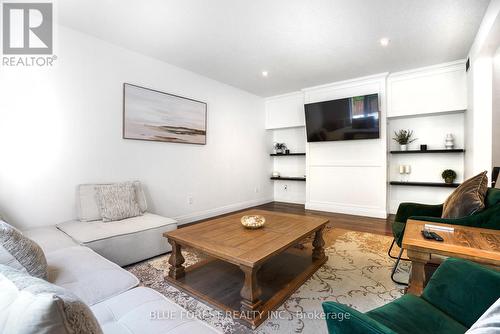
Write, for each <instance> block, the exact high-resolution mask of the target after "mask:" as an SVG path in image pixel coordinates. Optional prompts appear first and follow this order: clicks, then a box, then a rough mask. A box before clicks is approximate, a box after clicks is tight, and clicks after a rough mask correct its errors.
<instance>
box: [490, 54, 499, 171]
mask: <svg viewBox="0 0 500 334" xmlns="http://www.w3.org/2000/svg"><path fill="white" fill-rule="evenodd" d="M492 135H493V137H492V143H493V147H492V150H493V156H492V164H493V166H497V167H498V166H500V48H498V49H497V51H496V53H495V57H494V59H493V122H492Z"/></svg>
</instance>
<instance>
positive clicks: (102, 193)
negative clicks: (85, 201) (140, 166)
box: [96, 182, 141, 222]
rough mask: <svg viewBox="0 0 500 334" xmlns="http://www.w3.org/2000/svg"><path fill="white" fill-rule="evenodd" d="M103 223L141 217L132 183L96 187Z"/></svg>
mask: <svg viewBox="0 0 500 334" xmlns="http://www.w3.org/2000/svg"><path fill="white" fill-rule="evenodd" d="M96 196H97V203H98V204H99V209H100V211H101V217H102V221H104V222H110V221H115V220H122V219H126V218H131V217H136V216H139V215H141V210H140V208H139V204H138V203H137V200H136V194H135V188H134V185H133V184H132V183H131V182H125V183H115V184H106V185H99V186H96Z"/></svg>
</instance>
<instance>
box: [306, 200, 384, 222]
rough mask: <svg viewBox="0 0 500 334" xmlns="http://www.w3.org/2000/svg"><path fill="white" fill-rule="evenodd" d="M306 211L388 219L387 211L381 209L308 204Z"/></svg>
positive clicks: (316, 203)
mask: <svg viewBox="0 0 500 334" xmlns="http://www.w3.org/2000/svg"><path fill="white" fill-rule="evenodd" d="M306 209H308V210H318V211H326V212H335V213H344V214H348V215H355V216H366V217H373V218H383V219H385V218H387V211H386V210H383V209H379V208H373V207H364V206H354V205H345V204H338V203H329V202H306Z"/></svg>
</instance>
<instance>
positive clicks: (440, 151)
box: [391, 148, 465, 154]
mask: <svg viewBox="0 0 500 334" xmlns="http://www.w3.org/2000/svg"><path fill="white" fill-rule="evenodd" d="M463 152H465V150H464V149H459V148H457V149H452V150H425V151H422V150H409V151H391V153H392V154H414V153H463Z"/></svg>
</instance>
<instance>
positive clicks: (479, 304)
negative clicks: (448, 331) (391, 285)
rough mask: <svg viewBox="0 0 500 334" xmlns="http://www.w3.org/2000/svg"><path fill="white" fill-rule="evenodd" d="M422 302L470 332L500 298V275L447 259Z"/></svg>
mask: <svg viewBox="0 0 500 334" xmlns="http://www.w3.org/2000/svg"><path fill="white" fill-rule="evenodd" d="M450 282H453V284H450ZM422 298H423V299H425V300H426V301H428V302H429V303H431V304H432V305H434V306H435V307H437V308H439V309H440V310H441V311H443V312H445V313H447V314H449V315H451V316H453V318H454V319H457V321H459V322H460V323H462V324H463V325H464V326H466V327H468V328H469V327H471V326H472V324H474V322H476V321H477V319H479V317H480V316H481V315H482V314H483V313H484V312H486V310H487V309H488V308H489V307H490V306H491V305H492V304H493V303H494V302H495V301H496V300H497V299H499V298H500V272H498V271H496V270H493V269H488V268H486V267H483V266H480V265H478V264H476V263H473V262H470V261H464V260H459V259H453V258H450V259H448V260H446V261H445V262H443V264H441V265H440V266H439V268H438V270H436V272H435V273H434V275H433V276H432V278H431V279H430V281H429V283H428V284H427V286H426V288H425V290H424V293H423V294H422Z"/></svg>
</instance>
